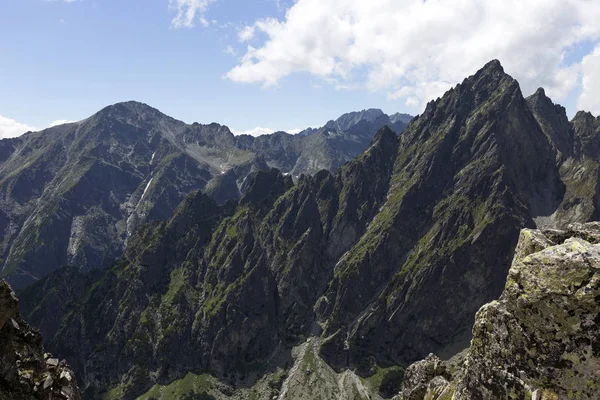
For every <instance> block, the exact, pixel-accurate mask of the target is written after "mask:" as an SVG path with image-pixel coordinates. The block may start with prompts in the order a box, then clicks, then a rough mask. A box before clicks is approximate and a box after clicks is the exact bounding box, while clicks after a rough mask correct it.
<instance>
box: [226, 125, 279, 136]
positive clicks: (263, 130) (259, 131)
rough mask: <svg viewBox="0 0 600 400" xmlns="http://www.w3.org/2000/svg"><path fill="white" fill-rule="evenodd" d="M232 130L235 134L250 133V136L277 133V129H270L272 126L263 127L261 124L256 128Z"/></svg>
mask: <svg viewBox="0 0 600 400" xmlns="http://www.w3.org/2000/svg"><path fill="white" fill-rule="evenodd" d="M231 132H232V133H233V134H234V135H250V136H261V135H270V134H272V133H275V131H274V130H273V129H270V128H261V127H259V126H257V127H256V128H254V129H250V130H248V131H236V130H233V129H232V130H231Z"/></svg>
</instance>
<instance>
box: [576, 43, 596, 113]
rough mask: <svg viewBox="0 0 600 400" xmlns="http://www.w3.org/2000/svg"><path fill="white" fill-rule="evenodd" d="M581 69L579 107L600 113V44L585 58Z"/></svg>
mask: <svg viewBox="0 0 600 400" xmlns="http://www.w3.org/2000/svg"><path fill="white" fill-rule="evenodd" d="M581 71H582V82H581V84H582V87H581V89H582V90H581V96H580V97H579V101H578V103H577V107H578V109H580V110H586V111H591V112H592V113H594V114H595V115H600V45H598V46H596V49H595V50H594V51H593V52H592V53H591V54H589V55H587V56H585V57H584V58H583V62H582V63H581Z"/></svg>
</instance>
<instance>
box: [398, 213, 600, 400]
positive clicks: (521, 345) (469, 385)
mask: <svg viewBox="0 0 600 400" xmlns="http://www.w3.org/2000/svg"><path fill="white" fill-rule="evenodd" d="M599 243H600V224H599V223H590V224H584V225H579V224H577V225H571V226H569V227H568V229H567V230H564V231H557V230H547V231H537V230H530V229H524V230H523V231H522V232H521V236H520V240H519V244H518V245H517V249H516V252H515V256H514V259H513V263H512V266H511V268H510V271H509V276H508V281H507V283H506V287H505V289H504V292H503V293H502V296H501V297H500V299H499V300H498V301H493V302H491V303H489V304H486V305H485V306H483V307H482V308H481V309H480V310H479V312H478V313H477V315H476V317H475V325H474V327H473V339H472V341H471V346H470V348H469V350H468V352H467V355H466V358H465V359H464V361H463V362H462V364H461V365H460V368H458V369H456V370H455V371H454V378H452V377H451V376H450V374H449V373H447V372H446V369H445V366H443V365H444V363H443V362H441V361H439V359H437V358H435V357H434V356H430V357H429V358H427V359H426V360H424V361H420V362H418V363H416V364H413V365H412V366H410V367H409V368H408V370H407V373H406V375H405V378H404V389H403V391H402V396H400V398H401V399H415V400H417V399H418V400H421V399H430V398H436V397H431V396H430V397H427V395H426V393H430V392H432V387H434V386H437V387H443V390H441V391H440V394H439V396H440V397H437V398H440V399H441V398H454V399H457V400H459V399H465V400H467V399H490V400H491V399H499V398H505V397H507V398H514V399H530V398H532V399H563V398H564V399H566V398H576V399H596V398H597V396H598V390H599V388H600V375H598V371H599V370H600V347H599V345H598V343H600V329H599V328H600V326H599V323H600V321H599V319H598V316H599V315H600V301H599V299H600V296H599V295H600V284H599V283H600V244H599ZM440 363H441V365H442V367H441V368H438V369H440V370H441V371H434V370H435V369H436V368H434V367H433V365H439V364H440ZM409 371H411V372H412V371H417V372H418V373H409ZM414 376H417V379H414V378H413V377H414ZM442 378H443V379H445V382H443V381H442ZM442 393H446V394H445V396H446V397H443V396H444V395H443V394H442ZM452 395H454V397H451V396H452Z"/></svg>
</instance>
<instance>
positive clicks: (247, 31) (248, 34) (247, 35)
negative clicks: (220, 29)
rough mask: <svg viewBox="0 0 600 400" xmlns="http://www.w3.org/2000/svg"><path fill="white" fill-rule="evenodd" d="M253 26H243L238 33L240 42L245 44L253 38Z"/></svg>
mask: <svg viewBox="0 0 600 400" xmlns="http://www.w3.org/2000/svg"><path fill="white" fill-rule="evenodd" d="M254 30H255V28H254V26H250V25H249V26H245V27H243V28H242V29H241V30H240V31H239V32H238V38H239V39H240V42H247V41H249V40H251V39H252V38H253V37H254Z"/></svg>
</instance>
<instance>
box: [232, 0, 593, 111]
mask: <svg viewBox="0 0 600 400" xmlns="http://www.w3.org/2000/svg"><path fill="white" fill-rule="evenodd" d="M598 21H600V1H595V0H594V1H588V0H527V1H523V0H503V1H497V0H452V1H449V0H427V1H415V0H370V1H368V2H367V1H362V0H298V1H297V2H296V3H295V4H294V5H293V6H291V7H290V8H289V9H288V10H287V12H286V15H285V18H284V19H282V20H278V19H274V18H266V19H261V20H258V21H256V22H254V23H253V24H251V25H248V26H247V27H245V28H243V29H242V30H240V31H239V34H238V37H239V39H240V40H241V41H243V42H248V46H247V49H246V52H245V55H244V56H243V57H242V59H241V61H240V62H239V64H238V65H236V66H235V67H234V68H232V69H231V70H230V71H228V72H227V73H226V77H227V78H229V79H230V80H232V81H235V82H243V83H262V84H263V85H265V86H269V85H275V84H277V83H278V82H279V81H280V80H281V79H282V78H284V77H286V76H288V75H290V74H293V73H296V72H308V73H310V74H312V75H313V76H316V77H318V78H319V79H321V80H323V81H324V82H330V83H334V84H335V85H336V86H338V87H340V88H343V87H355V86H356V85H360V86H361V87H365V88H368V89H369V90H372V91H384V92H386V93H387V94H388V97H389V98H390V99H402V100H404V101H405V102H406V103H407V104H408V105H410V106H414V107H422V106H423V104H424V103H425V102H427V101H428V100H430V99H432V98H435V97H437V96H439V95H441V94H442V93H443V92H444V91H445V90H447V89H448V88H449V87H451V86H453V85H455V84H456V83H458V82H460V81H461V80H462V79H463V78H464V77H466V76H468V75H470V74H472V73H474V72H475V71H476V70H477V69H478V68H480V67H481V66H483V65H484V64H485V63H486V62H488V61H489V60H491V59H494V58H497V59H499V60H500V61H501V62H502V64H503V65H504V67H505V69H506V71H507V72H508V73H510V74H511V75H513V76H514V77H515V78H516V79H518V80H519V82H520V83H521V85H522V88H523V92H524V93H525V94H528V93H532V92H533V91H534V90H535V89H536V88H537V87H540V86H542V87H545V88H546V91H547V92H548V94H549V95H550V96H552V97H553V98H555V99H556V100H563V99H565V98H566V97H567V96H568V94H569V93H570V92H571V90H572V89H573V88H574V87H575V86H576V85H577V83H578V81H579V78H580V73H581V65H580V64H578V63H575V64H571V65H568V64H567V61H566V60H565V54H566V53H567V52H568V51H569V50H570V49H572V48H573V46H576V45H577V44H580V43H584V42H586V41H592V42H594V41H597V40H598V39H599V38H600V24H598ZM259 32H260V33H261V35H258V34H257V33H259Z"/></svg>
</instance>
